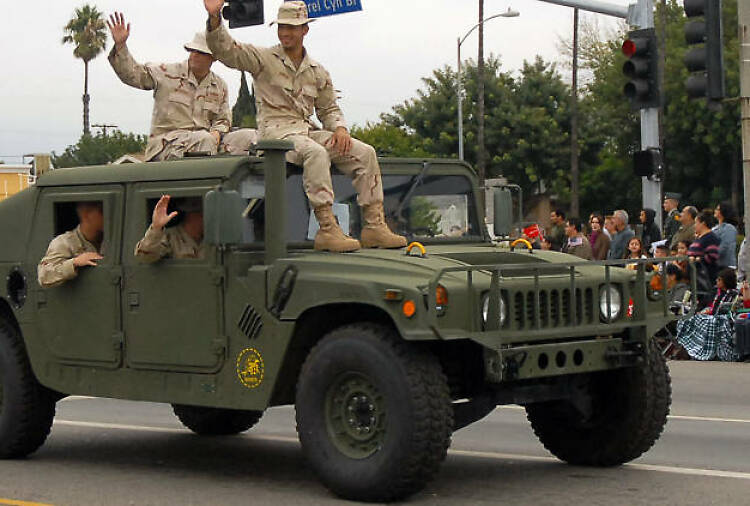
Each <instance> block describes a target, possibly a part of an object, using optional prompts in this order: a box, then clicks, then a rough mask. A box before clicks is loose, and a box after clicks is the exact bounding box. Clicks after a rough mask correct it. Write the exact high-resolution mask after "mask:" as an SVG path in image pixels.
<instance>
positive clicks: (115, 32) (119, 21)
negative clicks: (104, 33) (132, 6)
mask: <svg viewBox="0 0 750 506" xmlns="http://www.w3.org/2000/svg"><path fill="white" fill-rule="evenodd" d="M107 26H108V27H109V32H110V33H111V34H112V39H113V40H114V41H115V47H117V49H120V48H121V47H123V46H124V45H125V42H127V40H128V37H130V23H128V24H125V16H123V15H122V12H115V13H114V14H112V15H110V16H109V21H107Z"/></svg>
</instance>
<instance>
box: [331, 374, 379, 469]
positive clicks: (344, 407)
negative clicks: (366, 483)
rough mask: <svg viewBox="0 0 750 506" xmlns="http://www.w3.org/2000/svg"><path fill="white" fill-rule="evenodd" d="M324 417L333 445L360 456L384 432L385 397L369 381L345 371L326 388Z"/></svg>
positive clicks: (371, 450) (364, 455)
mask: <svg viewBox="0 0 750 506" xmlns="http://www.w3.org/2000/svg"><path fill="white" fill-rule="evenodd" d="M325 417H326V426H327V429H328V434H329V436H330V438H331V442H332V443H333V445H334V446H335V447H336V448H337V449H338V450H339V451H340V452H341V453H343V454H344V455H346V456H348V457H351V458H355V459H364V458H367V457H369V456H370V455H372V454H373V453H375V452H376V451H377V450H378V449H379V448H380V446H381V444H382V442H383V439H384V436H385V430H384V427H385V400H384V399H383V396H382V395H381V394H380V392H379V391H378V389H377V387H376V386H375V385H374V384H373V383H372V381H371V380H370V379H369V378H367V377H365V376H363V375H361V374H358V373H346V374H344V375H342V376H341V377H339V378H338V379H337V380H336V381H335V382H334V383H333V384H332V385H331V386H330V387H329V389H328V392H327V395H326V406H325Z"/></svg>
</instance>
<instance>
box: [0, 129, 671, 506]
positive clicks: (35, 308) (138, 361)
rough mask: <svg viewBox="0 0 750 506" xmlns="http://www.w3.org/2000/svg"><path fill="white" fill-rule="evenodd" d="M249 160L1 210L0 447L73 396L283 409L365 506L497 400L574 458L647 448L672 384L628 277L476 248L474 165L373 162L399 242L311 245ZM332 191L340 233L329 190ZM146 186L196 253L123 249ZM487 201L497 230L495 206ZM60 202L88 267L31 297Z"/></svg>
mask: <svg viewBox="0 0 750 506" xmlns="http://www.w3.org/2000/svg"><path fill="white" fill-rule="evenodd" d="M260 147H261V148H262V149H263V150H264V151H263V153H264V154H263V156H262V157H257V156H251V157H213V158H192V159H184V160H180V161H173V162H163V163H149V164H132V165H121V166H117V167H114V166H107V167H86V168H77V169H65V170H57V171H54V172H52V173H49V174H47V175H45V176H43V177H41V178H40V179H39V181H38V183H37V185H36V186H35V187H33V188H31V189H29V190H26V191H24V192H22V193H20V194H18V195H16V196H15V197H12V198H10V199H7V200H5V201H3V202H2V203H0V237H2V243H1V245H0V276H2V279H4V280H5V283H2V284H1V286H0V294H1V295H2V298H0V375H1V376H2V381H0V456H2V457H4V458H12V457H20V456H25V455H27V454H30V453H32V452H34V451H35V450H36V449H37V448H38V447H39V446H41V445H42V444H43V442H44V440H45V438H46V437H47V435H48V433H49V431H50V427H51V424H52V421H53V417H54V414H55V403H56V401H57V400H59V399H60V398H62V397H64V396H66V395H73V394H76V395H88V396H100V397H111V398H118V399H131V400H142V401H154V402H163V403H171V404H172V406H173V408H174V412H175V414H176V415H177V417H178V418H179V419H180V421H181V422H182V423H183V424H184V425H185V426H186V427H188V428H189V429H191V430H192V431H194V432H196V433H198V434H207V435H230V434H237V433H241V432H243V431H245V430H248V429H249V428H250V427H252V426H253V425H254V424H255V423H256V422H258V420H259V419H260V417H261V415H262V414H263V411H264V410H265V409H267V408H269V407H271V406H279V405H285V404H294V405H295V407H296V420H297V430H298V433H299V438H300V441H301V444H302V449H303V452H304V454H305V455H306V457H307V459H308V461H309V462H310V464H311V466H312V467H313V468H314V470H315V471H316V473H317V474H318V475H319V477H320V479H321V480H322V481H323V483H324V484H325V485H326V486H327V487H329V488H330V489H331V490H333V491H334V492H335V493H336V494H338V495H340V496H343V497H346V498H352V499H357V500H368V501H389V500H395V499H399V498H403V497H406V496H408V495H409V494H412V493H414V492H416V491H418V490H420V489H421V488H422V487H423V486H424V485H425V483H427V482H428V481H429V480H430V479H431V477H432V476H433V475H434V474H435V472H436V471H437V469H438V467H439V465H440V463H441V462H442V461H443V460H444V458H445V456H446V451H447V448H448V446H449V444H450V440H451V434H452V432H453V431H455V430H457V429H460V428H462V427H464V426H466V425H468V424H470V423H472V422H475V421H477V420H479V419H481V418H483V417H484V416H486V415H487V414H488V413H490V412H491V411H492V410H493V409H494V408H495V407H496V406H497V405H501V404H512V403H515V404H519V405H522V406H524V407H525V409H526V412H527V414H528V419H529V421H530V422H531V425H532V427H533V429H534V431H535V433H536V434H537V436H538V437H539V439H540V440H541V442H542V443H543V444H544V446H545V447H546V448H547V449H548V450H549V451H550V452H552V453H553V454H554V455H556V456H557V457H559V458H560V459H562V460H564V461H566V462H570V463H573V464H579V465H591V466H612V465H618V464H621V463H624V462H627V461H630V460H632V459H634V458H636V457H638V456H639V455H641V454H642V453H643V452H645V451H646V450H648V449H649V448H650V447H651V446H652V444H653V443H654V442H655V441H656V439H657V438H658V437H659V435H660V433H661V431H662V429H663V426H664V425H665V423H666V418H667V413H668V411H669V405H670V379H669V373H668V370H667V367H666V364H665V362H664V360H663V358H662V356H661V354H660V353H659V352H658V351H657V349H656V348H655V346H654V345H653V343H652V340H651V336H652V335H653V334H654V332H656V331H657V329H659V328H661V327H662V326H664V324H665V323H666V322H668V321H670V320H671V319H673V317H672V315H671V313H669V312H668V310H667V304H666V300H665V299H664V298H663V297H662V298H659V297H658V296H657V294H654V293H652V292H650V291H649V289H648V288H647V282H646V280H647V274H645V271H644V268H643V265H640V266H639V268H638V269H637V270H634V271H631V270H626V269H622V268H619V267H618V266H614V265H609V264H606V265H605V264H603V263H592V262H583V261H579V260H578V259H576V258H575V257H572V256H568V255H564V254H562V253H555V252H545V251H538V250H531V249H530V248H528V247H527V245H520V246H519V245H518V244H513V245H512V246H511V245H509V244H508V243H507V242H506V243H505V244H504V245H498V244H495V243H493V242H492V241H491V240H490V238H489V237H488V231H487V229H486V226H485V225H484V212H483V209H484V208H483V204H482V202H483V199H482V198H480V197H481V195H480V193H479V188H478V187H477V182H476V178H475V174H474V172H473V171H472V170H471V168H470V167H469V166H467V165H466V164H464V163H462V162H457V161H455V160H453V161H451V160H407V159H383V160H381V164H382V171H383V184H384V188H385V195H386V197H385V206H386V210H387V219H388V221H389V223H390V224H391V226H392V227H393V228H394V229H396V230H397V231H399V232H400V233H404V234H407V235H408V236H409V238H410V239H411V240H413V241H419V242H420V243H421V244H410V246H409V248H406V249H401V250H377V249H363V250H360V251H358V252H355V253H350V254H332V253H327V252H317V251H314V250H313V249H312V241H311V239H312V237H313V236H314V233H315V226H316V223H315V220H314V218H311V217H310V214H311V213H310V211H309V208H308V203H307V200H306V198H305V194H304V192H303V185H302V172H301V169H300V168H299V167H296V166H292V165H287V164H286V162H285V161H284V152H285V150H286V149H289V148H290V146H289V145H288V144H286V143H283V142H279V141H277V142H267V143H264V144H263V145H262V146H260ZM334 187H335V191H336V195H337V198H338V203H337V206H336V213H337V216H338V218H339V221H340V222H341V224H342V227H343V228H344V229H345V230H348V231H349V232H350V233H352V235H354V236H357V234H358V230H359V227H360V223H361V221H360V216H359V209H358V207H357V205H356V194H355V193H354V190H353V189H352V186H351V183H350V181H349V180H348V178H346V177H344V176H339V175H334ZM165 193H168V194H170V195H171V196H172V197H173V200H179V199H180V198H187V197H202V199H203V200H202V202H203V213H204V237H205V242H207V243H208V244H209V246H210V247H209V248H208V254H207V256H206V258H205V259H203V260H195V259H190V260H188V259H164V260H162V261H160V262H158V263H156V264H151V265H149V264H141V263H139V262H138V261H137V260H136V258H135V257H134V255H133V249H134V245H135V244H136V243H137V241H138V240H139V239H140V238H141V236H142V235H143V233H144V231H145V229H146V228H147V226H148V225H149V222H150V218H151V212H152V209H153V206H154V203H155V202H156V201H157V200H158V198H159V197H160V196H161V195H162V194H165ZM494 199H495V213H494V214H495V227H496V232H498V233H503V234H504V233H506V232H507V230H503V228H504V227H505V228H507V223H508V213H509V212H510V204H509V203H510V199H509V194H508V193H507V190H505V189H497V190H495V193H494ZM80 201H98V202H101V203H102V205H103V209H104V216H105V233H104V234H105V243H104V257H105V258H104V260H102V261H100V263H99V265H98V266H97V267H92V268H85V269H81V270H80V273H79V274H78V276H77V278H76V279H74V280H72V281H69V282H66V283H65V284H63V285H61V286H59V287H56V288H51V289H43V288H41V287H40V286H39V285H38V283H37V279H36V267H37V263H38V262H39V260H40V258H41V257H42V256H43V255H44V252H45V249H46V247H47V245H48V243H49V241H50V240H51V239H52V238H53V237H54V236H55V235H57V234H60V233H62V232H64V231H66V230H70V229H72V228H74V227H75V225H76V217H75V212H74V206H75V203H76V202H80ZM641 264H642V261H641Z"/></svg>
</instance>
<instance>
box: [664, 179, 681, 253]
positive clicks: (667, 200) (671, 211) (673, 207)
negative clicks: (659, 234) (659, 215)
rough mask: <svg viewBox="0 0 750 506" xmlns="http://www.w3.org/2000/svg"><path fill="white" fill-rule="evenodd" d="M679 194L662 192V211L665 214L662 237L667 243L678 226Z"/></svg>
mask: <svg viewBox="0 0 750 506" xmlns="http://www.w3.org/2000/svg"><path fill="white" fill-rule="evenodd" d="M680 197H681V195H680V194H679V193H670V192H667V193H665V194H664V204H663V205H662V206H663V207H664V212H665V213H667V215H666V216H665V217H664V234H663V236H664V239H666V240H667V244H670V243H671V241H672V237H673V236H674V235H675V234H676V233H677V230H679V228H680V210H679V209H678V208H677V206H678V205H679V203H680Z"/></svg>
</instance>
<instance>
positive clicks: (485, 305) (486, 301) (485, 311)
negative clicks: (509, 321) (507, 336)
mask: <svg viewBox="0 0 750 506" xmlns="http://www.w3.org/2000/svg"><path fill="white" fill-rule="evenodd" d="M507 311H508V310H507V308H506V306H505V299H503V296H502V295H501V296H500V307H499V308H498V314H499V316H500V324H499V325H498V328H503V325H505V319H506V318H507V317H508V313H507ZM489 316H490V294H489V293H487V294H485V295H484V297H483V298H482V324H483V325H484V328H487V318H489Z"/></svg>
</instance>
